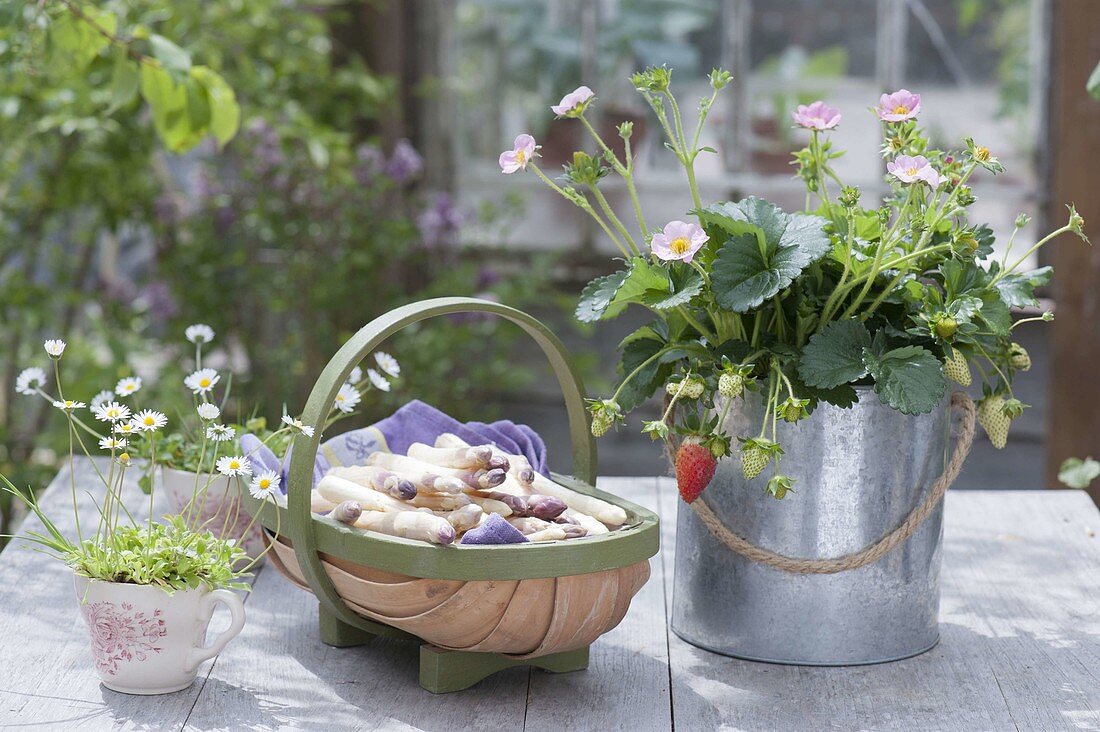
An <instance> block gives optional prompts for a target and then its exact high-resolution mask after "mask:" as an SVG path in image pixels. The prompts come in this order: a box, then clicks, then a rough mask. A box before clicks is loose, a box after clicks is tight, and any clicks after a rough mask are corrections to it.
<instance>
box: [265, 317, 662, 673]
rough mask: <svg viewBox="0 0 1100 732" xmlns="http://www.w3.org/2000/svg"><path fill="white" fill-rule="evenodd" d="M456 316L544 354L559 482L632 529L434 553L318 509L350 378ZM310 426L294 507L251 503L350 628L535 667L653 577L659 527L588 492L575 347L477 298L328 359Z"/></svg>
mask: <svg viewBox="0 0 1100 732" xmlns="http://www.w3.org/2000/svg"><path fill="white" fill-rule="evenodd" d="M453 313H488V314H492V315H497V316H500V317H502V318H504V319H506V320H508V321H511V322H512V323H515V324H516V325H518V326H519V327H520V328H522V329H523V330H524V331H525V332H526V333H527V334H528V335H529V336H531V337H532V338H533V339H534V340H535V342H536V343H538V345H539V346H540V347H541V348H542V351H543V353H544V354H545V355H546V357H547V359H548V360H549V361H550V365H551V367H552V368H553V370H554V373H555V375H556V376H557V379H558V383H559V385H560V386H561V389H562V395H563V397H564V400H565V407H566V412H567V414H568V417H569V426H570V432H571V436H572V442H573V472H574V474H575V475H576V476H577V477H570V476H564V475H557V474H554V475H553V478H554V480H555V481H557V482H559V483H561V484H563V485H565V486H567V487H569V488H571V489H573V490H575V491H578V492H581V493H587V494H589V495H592V496H596V497H598V498H601V499H603V500H605V501H608V502H609V503H614V504H616V505H618V506H621V507H622V508H623V509H624V510H625V511H626V513H627V522H626V524H625V525H624V526H623V527H622V528H620V529H617V530H615V531H611V532H609V533H607V534H600V535H598V536H591V537H585V538H581V539H571V540H568V541H559V542H547V543H535V544H519V545H514V544H513V545H501V546H462V545H454V546H436V545H432V544H428V543H426V542H421V541H414V540H410V539H402V538H399V537H394V536H388V535H385V534H379V533H375V532H369V531H363V530H360V529H356V528H353V527H349V526H347V525H345V524H341V523H339V522H336V521H334V520H332V519H329V518H327V517H324V516H318V515H315V514H313V513H312V512H311V511H310V498H309V497H310V490H311V489H312V487H313V464H314V460H315V458H316V455H317V450H318V446H319V443H320V440H321V428H322V426H323V423H324V420H325V418H326V416H327V414H328V411H329V406H330V405H331V404H332V403H333V400H334V399H335V398H336V393H337V391H338V390H339V388H340V385H341V384H343V383H344V382H345V381H346V380H347V378H348V376H349V375H350V373H351V370H352V368H353V367H354V366H355V365H356V364H358V363H359V362H360V361H361V360H363V358H365V357H366V356H367V355H368V354H370V352H371V351H373V350H374V349H375V348H376V347H377V346H378V345H380V344H381V343H382V341H384V340H385V339H386V338H388V337H389V336H390V335H392V334H393V333H395V332H397V331H398V330H400V329H401V328H404V327H406V326H408V325H410V324H412V323H416V322H418V321H421V320H424V319H426V318H431V317H436V316H440V315H448V314H453ZM303 421H304V422H305V423H307V424H311V425H313V426H314V430H315V431H314V436H313V437H306V436H305V435H298V436H297V437H296V438H295V441H294V452H293V456H292V457H291V463H290V475H289V481H288V486H287V488H288V495H287V502H286V505H285V506H283V505H276V504H273V503H271V502H265V503H262V504H261V502H259V501H256V500H255V499H252V498H251V497H250V496H248V495H247V494H246V495H245V496H244V499H245V504H246V505H247V507H248V508H249V510H250V511H252V512H253V513H257V512H258V513H259V516H260V521H261V522H262V523H263V524H264V526H265V527H267V529H269V531H272V532H274V531H275V530H276V529H277V528H279V529H280V530H281V531H280V534H281V535H280V537H279V538H278V539H276V540H273V542H272V543H273V547H272V552H271V553H270V555H269V556H270V558H271V560H272V564H274V565H275V566H276V567H277V568H278V569H279V571H280V572H282V573H283V574H284V575H286V576H287V578H288V579H290V580H291V581H292V582H294V583H295V584H297V585H299V586H301V587H303V588H306V589H308V590H310V591H312V592H313V593H314V594H315V595H317V598H318V600H319V601H320V603H321V606H322V610H323V611H326V612H328V613H331V614H332V615H333V616H335V617H336V618H337V619H338V620H339V621H341V622H343V623H345V624H347V625H350V626H353V627H356V628H361V629H364V630H367V631H370V632H375V631H377V630H378V627H379V624H381V625H382V626H384V627H388V628H395V629H398V630H400V631H404V632H406V633H409V634H411V635H413V636H416V637H418V638H421V639H423V640H425V641H427V642H429V643H432V644H434V645H436V646H439V647H440V648H445V649H449V650H456V651H476V652H483V653H497V654H508V656H510V657H512V658H516V659H529V658H538V657H540V656H545V655H548V654H554V653H560V652H565V651H571V650H575V649H580V648H584V647H586V646H588V645H589V644H591V643H592V642H593V641H594V640H595V639H596V638H598V637H599V636H600V635H602V634H603V633H606V632H607V631H608V630H610V629H611V628H613V627H615V626H616V625H617V624H618V623H619V622H620V621H621V620H622V618H623V616H624V615H625V614H626V611H627V609H628V608H629V606H630V601H631V599H632V598H633V597H634V595H635V594H636V593H637V592H638V590H639V589H641V587H642V585H644V584H645V582H646V580H648V579H649V562H648V559H649V557H651V556H653V555H654V554H656V553H657V549H658V543H659V538H658V529H657V517H656V515H654V514H653V513H652V512H650V511H647V510H646V509H644V508H642V507H640V506H636V505H634V504H632V503H630V502H629V501H624V500H622V499H621V498H618V497H616V496H612V495H610V494H608V493H604V492H603V491H599V490H597V489H595V488H594V487H593V486H592V484H593V483H594V482H595V470H596V449H595V442H594V440H593V439H592V436H591V433H590V432H589V429H588V417H587V413H586V410H585V405H584V388H583V386H582V385H581V381H580V378H579V376H578V375H577V373H576V371H575V370H574V369H573V367H572V365H571V363H570V361H569V356H568V352H567V351H566V350H565V347H564V346H563V345H562V344H561V342H560V341H559V340H558V339H557V337H555V336H554V334H553V333H551V332H550V330H549V329H547V328H546V327H545V326H544V325H542V323H540V322H539V321H537V320H536V319H534V318H532V317H531V316H530V315H527V314H526V313H523V312H521V311H519V310H515V309H513V308H509V307H506V306H504V305H500V304H498V303H493V302H489V301H486V300H477V299H473V298H438V299H435V300H426V301H423V302H419V303H413V304H411V305H407V306H405V307H402V308H398V309H396V310H393V311H391V312H389V313H387V314H386V315H383V316H381V317H379V318H377V319H376V320H374V321H372V322H371V323H369V324H368V325H366V326H365V327H364V328H362V329H361V330H360V331H359V332H358V333H356V334H355V336H353V337H352V338H351V339H350V340H349V341H348V342H347V343H346V344H345V345H344V346H343V348H341V349H340V350H339V351H338V352H337V354H336V355H335V356H334V357H333V358H332V360H331V361H330V362H329V364H328V365H327V366H326V367H325V369H324V371H323V372H322V373H321V376H320V378H319V379H318V380H317V384H316V385H315V386H314V388H313V391H312V392H311V393H310V396H309V400H308V402H307V403H306V408H305V411H304V413H303Z"/></svg>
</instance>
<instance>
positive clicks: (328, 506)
mask: <svg viewBox="0 0 1100 732" xmlns="http://www.w3.org/2000/svg"><path fill="white" fill-rule="evenodd" d="M334 508H336V504H335V503H333V502H332V501H330V500H328V499H327V498H325V497H324V496H322V495H321V494H320V493H318V492H317V491H316V490H313V491H310V492H309V510H310V511H312V512H313V513H328V512H329V511H331V510H332V509H334Z"/></svg>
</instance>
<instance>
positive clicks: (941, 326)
mask: <svg viewBox="0 0 1100 732" xmlns="http://www.w3.org/2000/svg"><path fill="white" fill-rule="evenodd" d="M932 328H933V330H935V331H936V335H938V336H939V337H940V338H951V337H952V336H954V335H955V333H957V332H958V330H959V321H957V320H955V319H954V318H952V317H950V316H948V317H945V318H941V319H940V320H937V321H936V324H935V325H934V326H932Z"/></svg>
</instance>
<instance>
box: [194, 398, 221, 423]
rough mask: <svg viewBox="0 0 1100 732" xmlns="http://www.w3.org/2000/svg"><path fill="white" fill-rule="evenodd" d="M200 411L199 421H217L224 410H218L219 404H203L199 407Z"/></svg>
mask: <svg viewBox="0 0 1100 732" xmlns="http://www.w3.org/2000/svg"><path fill="white" fill-rule="evenodd" d="M198 411H199V419H205V420H207V421H210V420H212V419H217V418H218V415H220V414H221V413H222V410H220V409H218V405H217V404H210V403H208V402H203V403H202V404H200V405H199V406H198Z"/></svg>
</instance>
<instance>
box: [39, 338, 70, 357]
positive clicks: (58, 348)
mask: <svg viewBox="0 0 1100 732" xmlns="http://www.w3.org/2000/svg"><path fill="white" fill-rule="evenodd" d="M42 347H43V348H45V349H46V353H48V354H49V355H50V358H61V354H62V353H64V352H65V341H63V340H61V339H60V338H51V339H50V340H48V341H46V342H45V343H43V344H42Z"/></svg>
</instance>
